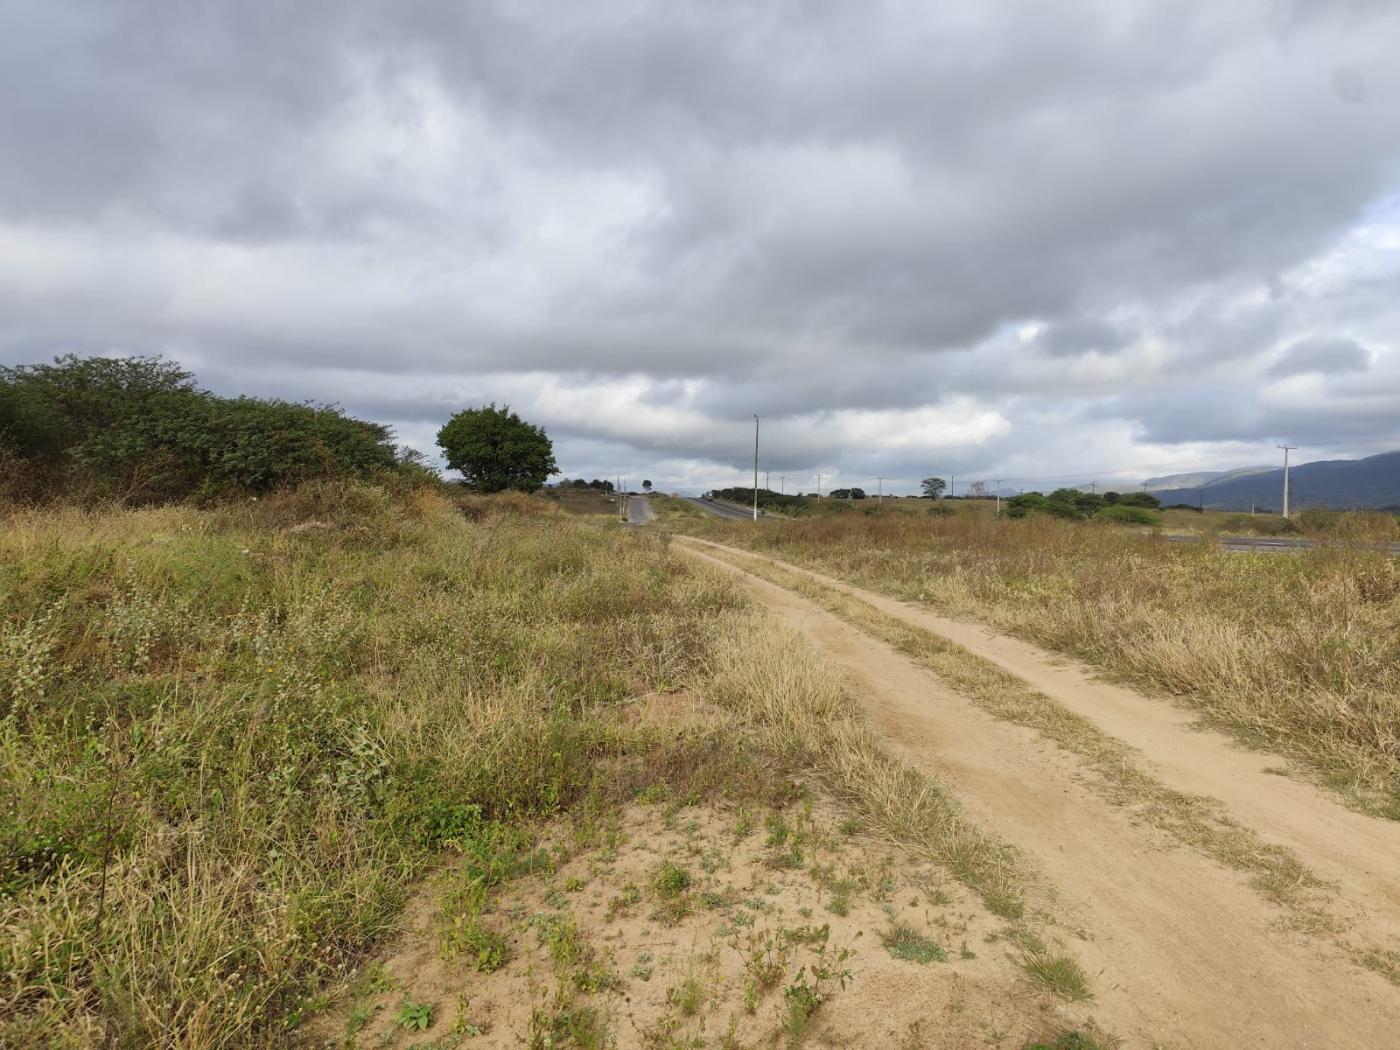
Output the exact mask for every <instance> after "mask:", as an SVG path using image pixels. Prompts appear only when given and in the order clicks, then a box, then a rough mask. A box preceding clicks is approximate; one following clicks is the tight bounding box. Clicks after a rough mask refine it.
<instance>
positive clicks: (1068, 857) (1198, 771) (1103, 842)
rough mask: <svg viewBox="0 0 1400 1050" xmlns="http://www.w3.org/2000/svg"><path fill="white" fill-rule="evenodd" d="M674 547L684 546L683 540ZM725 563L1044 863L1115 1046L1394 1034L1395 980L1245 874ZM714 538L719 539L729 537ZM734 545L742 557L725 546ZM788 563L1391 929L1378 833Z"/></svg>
mask: <svg viewBox="0 0 1400 1050" xmlns="http://www.w3.org/2000/svg"><path fill="white" fill-rule="evenodd" d="M683 542H685V543H695V542H696V541H691V540H686V541H683ZM691 549H692V552H693V553H695V554H696V556H697V557H701V558H704V559H705V560H706V561H708V562H711V563H712V564H715V565H717V566H719V567H721V568H724V569H725V570H726V571H730V572H736V573H738V574H739V575H740V576H741V577H742V578H743V579H744V581H745V583H746V584H747V586H748V587H749V588H750V589H751V590H752V591H753V593H754V594H755V595H756V596H757V597H758V598H759V599H760V600H761V601H763V602H764V603H765V604H766V605H767V606H768V607H769V608H770V609H771V610H772V611H773V612H774V613H775V614H776V615H778V616H779V617H780V618H782V619H783V620H784V621H786V622H788V623H789V624H791V625H792V626H794V627H796V628H797V629H798V630H800V631H801V632H802V633H803V634H805V635H806V636H807V637H808V638H809V639H810V640H811V641H812V642H813V643H815V644H816V645H817V646H818V647H819V648H820V649H821V650H822V651H823V652H824V653H825V654H826V655H827V656H828V658H830V659H831V660H832V661H834V662H835V663H836V665H837V666H839V667H840V668H841V669H842V670H843V671H844V673H845V674H846V675H847V676H848V677H849V681H850V684H851V687H852V689H853V691H854V692H855V694H856V695H857V696H859V697H860V698H861V699H862V700H863V701H865V703H866V704H867V706H868V708H869V710H870V711H871V713H872V715H873V716H874V718H875V720H876V722H877V724H878V725H879V726H880V728H881V729H882V730H883V732H884V734H885V735H886V736H887V738H888V739H889V740H890V741H891V743H892V744H893V745H895V746H896V747H897V748H899V749H900V750H902V752H903V753H904V754H905V756H906V757H907V758H908V760H909V761H910V762H912V763H914V764H916V765H918V766H919V767H921V768H923V769H925V770H927V771H928V772H929V773H930V774H931V775H933V776H935V777H937V778H939V779H940V780H942V781H943V782H944V783H946V784H947V785H948V786H949V787H950V788H951V790H952V791H953V793H954V794H955V795H956V796H957V797H958V798H959V800H960V801H961V802H962V803H963V804H964V805H965V807H966V808H967V810H968V811H969V813H970V814H971V815H972V816H973V817H974V818H975V819H977V820H978V821H979V822H980V823H982V824H983V825H984V826H986V827H988V828H989V829H991V830H993V831H995V832H997V833H998V834H999V835H1001V836H1002V837H1004V838H1005V839H1007V840H1009V841H1011V842H1013V843H1015V844H1016V845H1017V846H1019V847H1020V848H1021V849H1023V850H1024V851H1025V853H1026V854H1027V856H1028V857H1029V859H1030V861H1031V863H1033V864H1034V865H1035V866H1036V867H1037V868H1038V870H1039V871H1040V872H1042V873H1043V875H1044V876H1045V879H1046V881H1047V883H1048V886H1049V888H1050V890H1049V891H1050V893H1051V894H1052V898H1051V899H1050V900H1048V901H1047V903H1046V907H1047V910H1048V911H1049V912H1050V914H1052V915H1053V916H1054V917H1055V918H1056V919H1057V920H1058V921H1059V922H1060V924H1061V925H1062V926H1063V927H1064V928H1066V929H1071V930H1076V931H1078V932H1079V933H1080V935H1081V936H1082V941H1081V943H1080V944H1079V945H1078V946H1077V947H1078V951H1079V954H1080V956H1081V958H1082V959H1083V960H1084V961H1085V963H1086V966H1087V967H1088V968H1089V969H1090V970H1091V971H1093V972H1095V973H1096V974H1097V980H1096V982H1095V984H1096V989H1095V990H1096V993H1097V1005H1098V1008H1099V1011H1100V1016H1101V1018H1102V1019H1103V1020H1105V1021H1106V1022H1107V1023H1108V1026H1109V1027H1110V1028H1111V1029H1112V1030H1114V1031H1115V1032H1117V1033H1118V1034H1119V1035H1121V1036H1123V1037H1125V1039H1126V1043H1127V1045H1129V1046H1143V1047H1152V1046H1161V1047H1212V1048H1213V1047H1222V1048H1224V1047H1230V1048H1236V1047H1260V1048H1263V1047H1270V1048H1291V1047H1298V1048H1302V1047H1327V1048H1348V1047H1356V1048H1368V1050H1369V1048H1376V1047H1383V1046H1392V1045H1400V1038H1397V1036H1396V1032H1397V1031H1400V989H1397V988H1396V987H1394V986H1393V985H1391V984H1390V983H1389V982H1387V981H1386V980H1385V979H1384V978H1382V977H1380V976H1379V975H1378V974H1376V973H1373V972H1371V971H1369V970H1366V969H1363V968H1361V967H1359V966H1356V965H1354V964H1353V963H1352V962H1350V961H1349V960H1348V959H1347V957H1346V956H1345V955H1344V954H1343V953H1342V952H1341V951H1340V950H1339V949H1338V948H1337V947H1335V946H1334V945H1333V944H1332V943H1331V942H1330V941H1328V940H1326V939H1322V938H1317V937H1311V936H1307V935H1304V934H1301V933H1296V932H1290V931H1289V930H1288V929H1287V928H1286V926H1285V924H1283V923H1281V922H1280V921H1279V920H1280V918H1281V915H1280V911H1279V909H1277V908H1276V907H1274V906H1272V905H1269V904H1267V903H1266V902H1265V901H1264V900H1262V899H1261V898H1260V896H1259V895H1258V894H1256V893H1255V892H1254V891H1253V890H1251V889H1250V888H1249V887H1248V886H1247V885H1246V884H1245V882H1244V880H1243V878H1242V877H1241V876H1240V875H1239V874H1237V873H1235V872H1232V871H1229V870H1226V869H1224V868H1222V867H1220V866H1218V865H1216V864H1215V863H1213V862H1211V861H1209V860H1206V859H1204V858H1202V857H1200V856H1197V855H1195V854H1193V853H1190V852H1186V851H1184V850H1181V849H1174V848H1172V847H1171V846H1170V845H1169V844H1168V843H1166V842H1164V841H1163V840H1162V837H1161V836H1160V835H1159V834H1158V833H1157V832H1155V831H1153V830H1152V829H1150V828H1148V827H1146V826H1144V825H1143V824H1141V823H1140V822H1137V821H1135V820H1134V815H1133V812H1132V809H1131V807H1122V806H1114V805H1112V804H1110V803H1108V802H1106V801H1105V800H1104V799H1103V798H1101V797H1100V796H1098V795H1096V794H1095V793H1093V792H1092V791H1090V790H1089V789H1088V788H1087V787H1086V786H1085V785H1084V783H1083V782H1082V777H1081V775H1080V773H1081V770H1080V769H1079V767H1078V765H1077V762H1076V760H1075V759H1074V757H1073V756H1071V755H1068V754H1066V753H1065V752H1063V751H1061V750H1059V749H1058V748H1056V747H1054V746H1052V745H1050V744H1048V743H1047V742H1046V741H1045V740H1043V739H1042V738H1041V737H1040V736H1039V735H1038V734H1037V733H1035V732H1034V731H1031V730H1028V729H1024V728H1022V727H1019V726H1015V725H1010V724H1007V723H1004V722H1000V721H998V720H996V719H995V718H993V717H992V716H990V715H988V714H986V713H985V712H983V711H981V710H980V709H978V708H977V707H975V706H974V705H973V704H972V703H971V702H970V701H968V700H966V699H965V698H963V697H961V696H958V695H956V694H954V693H952V692H950V691H949V690H948V689H947V688H945V687H944V686H942V685H941V684H940V683H939V682H938V681H937V680H936V679H935V678H934V677H933V676H932V675H930V674H929V673H927V672H926V671H925V670H924V669H923V668H921V667H920V666H919V665H918V664H916V663H914V662H913V661H911V660H910V659H908V658H907V657H905V656H903V655H902V654H900V653H898V652H897V651H895V650H894V649H893V648H891V647H890V646H888V645H886V644H884V643H883V642H880V641H878V640H876V639H874V638H872V637H870V636H869V635H866V634H864V633H863V632H860V631H858V630H856V629H855V628H853V627H851V626H850V625H848V624H846V623H845V622H844V621H842V620H840V619H838V618H837V617H835V616H833V615H831V614H829V613H827V612H825V611H824V610H822V609H821V608H819V607H818V606H817V605H815V604H814V603H812V602H810V601H807V600H806V599H804V598H801V597H799V596H798V595H795V594H793V593H792V592H789V591H787V590H785V589H783V588H780V587H777V586H775V585H773V584H771V583H767V582H766V581H762V580H759V579H757V578H756V577H753V576H751V575H749V574H746V573H743V572H742V570H737V569H735V568H734V567H733V566H731V565H729V564H728V563H726V562H723V561H720V560H718V559H715V558H711V557H708V556H706V555H704V554H702V553H699V552H698V550H697V549H696V548H695V547H692V548H691ZM726 550H728V549H727V548H726ZM732 553H733V554H734V555H736V556H739V557H751V556H752V555H749V554H748V553H747V552H741V551H732ZM777 564H781V565H783V567H784V568H788V569H790V570H792V571H797V572H804V573H805V574H806V575H808V576H809V577H811V578H814V579H818V580H820V581H821V582H823V583H826V584H828V585H831V586H835V587H839V588H840V589H841V590H843V591H845V592H846V593H849V594H853V595H855V596H858V597H860V598H861V599H862V600H865V601H867V602H869V603H870V604H872V605H875V606H876V607H877V608H880V609H881V610H882V611H886V612H889V613H891V614H893V615H898V616H901V617H902V618H904V619H907V620H909V621H910V622H914V623H916V624H917V625H919V626H921V627H925V628H927V629H930V630H935V631H938V632H939V633H944V634H946V636H947V637H948V638H950V639H951V640H953V641H955V642H958V643H959V644H963V645H964V646H966V647H967V648H969V649H971V650H973V651H974V652H977V653H978V654H979V655H983V656H986V657H987V658H989V659H992V660H994V661H995V662H997V663H1000V664H1001V665H1002V666H1003V667H1006V668H1007V669H1009V670H1012V671H1013V672H1014V673H1016V674H1018V675H1020V676H1021V677H1023V678H1025V679H1026V680H1027V681H1028V682H1031V683H1032V684H1033V685H1035V686H1036V687H1037V688H1039V689H1041V691H1043V692H1045V693H1046V694H1047V695H1050V696H1053V697H1054V698H1055V699H1057V700H1059V701H1060V702H1062V703H1064V704H1065V705H1066V706H1069V707H1071V708H1072V709H1073V710H1075V711H1077V712H1079V713H1081V714H1084V715H1086V716H1088V717H1090V718H1092V719H1093V720H1094V721H1095V722H1097V723H1098V724H1099V725H1100V726H1101V727H1102V728H1104V729H1105V730H1106V731H1108V732H1110V733H1113V734H1114V735H1118V736H1120V738H1121V739H1123V740H1125V741H1126V742H1128V743H1130V744H1131V745H1132V746H1134V747H1137V748H1138V749H1139V750H1140V751H1141V752H1142V754H1143V758H1144V762H1145V764H1147V766H1148V768H1149V769H1150V770H1151V771H1152V772H1153V773H1154V774H1156V775H1158V776H1159V777H1160V778H1161V779H1162V780H1163V781H1164V782H1167V783H1169V784H1171V785H1172V786H1176V787H1180V788H1182V789H1184V790H1188V791H1194V792H1197V793H1208V794H1214V795H1216V796H1217V797H1219V798H1220V799H1221V801H1223V802H1224V803H1225V804H1226V805H1227V807H1229V809H1230V811H1231V812H1232V813H1233V814H1235V816H1236V818H1237V819H1238V820H1239V821H1240V822H1241V823H1243V824H1245V825H1246V826H1249V827H1251V828H1253V829H1254V830H1256V831H1258V832H1259V833H1260V834H1261V835H1263V836H1265V837H1266V838H1267V839H1269V840H1271V841H1278V842H1281V843H1283V844H1285V845H1288V846H1290V847H1293V848H1295V849H1297V850H1298V851H1299V853H1300V854H1301V855H1302V858H1303V859H1304V860H1305V861H1306V862H1307V863H1309V864H1312V865H1314V866H1315V867H1316V868H1317V870H1319V871H1320V872H1322V873H1323V874H1324V875H1326V876H1328V877H1332V878H1335V879H1336V880H1337V881H1338V883H1339V886H1340V892H1342V893H1343V894H1344V895H1345V896H1346V898H1347V900H1349V901H1350V902H1351V904H1352V906H1353V907H1354V908H1355V909H1356V910H1358V911H1359V912H1362V913H1364V914H1366V915H1369V916H1373V917H1374V919H1375V921H1376V923H1378V924H1380V925H1381V926H1388V925H1389V924H1390V923H1391V922H1392V920H1393V916H1394V914H1395V912H1394V905H1395V888H1394V885H1393V883H1392V881H1391V879H1392V878H1393V873H1394V872H1396V871H1397V870H1400V868H1398V867H1397V865H1396V864H1395V861H1394V859H1395V857H1397V856H1400V854H1397V853H1396V852H1395V851H1394V839H1393V836H1394V834H1395V830H1396V829H1395V827H1394V825H1392V824H1387V823H1385V822H1382V821H1373V820H1371V819H1369V818H1365V817H1361V816H1359V815H1357V814H1355V813H1352V812H1351V811H1349V810H1346V809H1344V808H1343V807H1341V806H1340V805H1338V804H1336V803H1335V802H1332V801H1331V800H1330V799H1328V798H1326V797H1325V796H1324V795H1322V794H1321V793H1320V792H1318V791H1316V790H1315V789H1313V788H1311V787H1309V786H1308V785H1305V784H1300V783H1297V782H1294V781H1291V780H1286V779H1284V778H1281V777H1277V776H1273V775H1270V774H1268V773H1267V772H1265V770H1266V769H1267V768H1268V767H1269V766H1276V765H1278V764H1279V760H1277V759H1270V758H1268V757H1265V756H1259V755H1253V754H1244V753H1241V752H1239V751H1237V750H1235V749H1234V748H1232V747H1231V746H1230V745H1229V744H1228V742H1226V741H1224V740H1223V738H1220V737H1218V736H1215V735H1213V734H1205V733H1200V732H1196V731H1193V730H1191V729H1189V728H1188V723H1189V719H1188V718H1186V717H1185V716H1184V715H1182V714H1181V713H1180V712H1178V711H1175V710H1174V709H1172V708H1171V707H1170V706H1168V705H1166V704H1163V703H1162V702H1160V701H1155V700H1151V699H1149V698H1145V697H1140V696H1137V695H1136V694H1132V693H1131V692H1130V691H1128V690H1123V689H1121V688H1119V687H1115V686H1110V685H1107V684H1106V683H1102V682H1098V681H1095V680H1094V679H1092V677H1090V676H1089V675H1088V673H1087V672H1085V671H1084V669H1083V668H1079V667H1075V666H1074V665H1072V664H1069V663H1067V662H1064V661H1059V660H1056V659H1055V658H1052V657H1050V656H1048V655H1047V654H1044V653H1042V652H1037V651H1036V650H1034V649H1033V648H1032V647H1029V646H1025V645H1024V644H1023V643H1019V642H1013V641H1012V640H1010V639H1005V638H999V637H996V636H994V635H991V634H990V632H986V631H985V630H982V629H980V628H976V627H971V626H969V625H967V624H958V623H956V622H954V621H946V620H943V619H942V618H939V617H936V616H933V615H932V614H929V613H927V612H926V611H925V610H920V609H915V608H912V607H909V606H905V605H904V604H903V603H900V602H897V601H893V600H891V599H888V598H884V597H882V596H880V595H877V594H873V593H871V592H867V591H863V590H860V589H858V588H854V587H850V586H848V585H845V584H840V583H838V582H837V581H834V580H831V579H830V578H828V577H823V576H820V575H819V574H815V573H810V572H807V571H806V570H801V569H798V568H797V567H795V566H788V565H786V564H785V563H781V562H779V563H777Z"/></svg>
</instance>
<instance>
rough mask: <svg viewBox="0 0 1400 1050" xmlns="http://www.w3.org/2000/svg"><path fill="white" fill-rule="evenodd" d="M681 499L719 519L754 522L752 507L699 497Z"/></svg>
mask: <svg viewBox="0 0 1400 1050" xmlns="http://www.w3.org/2000/svg"><path fill="white" fill-rule="evenodd" d="M681 498H682V499H684V500H685V501H686V502H687V503H691V504H693V505H695V506H697V507H699V508H700V509H701V510H703V511H708V512H709V513H711V514H713V515H715V517H717V518H733V519H734V520H736V521H742V520H744V519H748V520H750V521H752V520H753V508H751V507H741V506H739V505H738V504H737V503H724V502H722V501H720V500H713V499H700V498H699V497H697V496H683V497H681ZM760 516H761V515H760Z"/></svg>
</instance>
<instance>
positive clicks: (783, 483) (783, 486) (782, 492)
mask: <svg viewBox="0 0 1400 1050" xmlns="http://www.w3.org/2000/svg"><path fill="white" fill-rule="evenodd" d="M778 495H779V496H786V495H787V475H786V474H779V475H778Z"/></svg>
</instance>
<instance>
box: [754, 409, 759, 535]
mask: <svg viewBox="0 0 1400 1050" xmlns="http://www.w3.org/2000/svg"><path fill="white" fill-rule="evenodd" d="M753 520H754V521H758V413H757V412H755V413H754V414H753Z"/></svg>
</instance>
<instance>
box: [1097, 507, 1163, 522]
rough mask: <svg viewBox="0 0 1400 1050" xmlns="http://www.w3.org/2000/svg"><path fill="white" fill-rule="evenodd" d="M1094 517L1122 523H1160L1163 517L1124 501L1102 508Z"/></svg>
mask: <svg viewBox="0 0 1400 1050" xmlns="http://www.w3.org/2000/svg"><path fill="white" fill-rule="evenodd" d="M1094 517H1095V518H1096V519H1098V520H1100V521H1113V522H1117V523H1118V524H1120V525H1160V524H1162V519H1161V518H1159V517H1158V516H1157V515H1156V514H1153V513H1152V512H1151V511H1150V510H1147V509H1146V508H1144V507H1134V506H1127V505H1124V504H1122V503H1118V504H1114V505H1113V506H1109V507H1102V508H1100V509H1099V510H1098V511H1097V512H1096V513H1095V514H1094Z"/></svg>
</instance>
